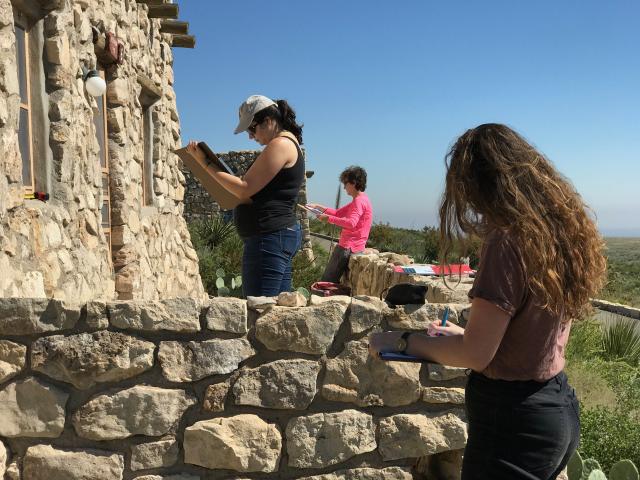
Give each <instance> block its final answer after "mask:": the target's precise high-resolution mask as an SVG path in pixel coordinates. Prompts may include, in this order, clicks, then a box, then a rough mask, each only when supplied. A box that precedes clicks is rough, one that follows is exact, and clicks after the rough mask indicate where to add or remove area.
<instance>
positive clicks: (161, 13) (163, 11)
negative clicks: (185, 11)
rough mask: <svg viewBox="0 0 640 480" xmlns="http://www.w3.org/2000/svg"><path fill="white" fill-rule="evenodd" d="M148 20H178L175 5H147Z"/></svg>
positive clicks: (176, 5) (176, 6)
mask: <svg viewBox="0 0 640 480" xmlns="http://www.w3.org/2000/svg"><path fill="white" fill-rule="evenodd" d="M147 16H148V17H149V18H178V4H177V3H163V4H162V5H149V13H148V14H147Z"/></svg>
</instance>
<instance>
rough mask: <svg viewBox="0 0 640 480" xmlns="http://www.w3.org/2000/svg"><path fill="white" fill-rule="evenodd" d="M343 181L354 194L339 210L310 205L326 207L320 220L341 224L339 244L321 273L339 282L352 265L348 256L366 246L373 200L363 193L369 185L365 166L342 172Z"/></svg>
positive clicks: (346, 188) (326, 280)
mask: <svg viewBox="0 0 640 480" xmlns="http://www.w3.org/2000/svg"><path fill="white" fill-rule="evenodd" d="M340 181H341V182H342V184H343V185H344V189H345V191H346V192H347V195H349V196H351V197H352V198H353V200H352V201H351V202H350V203H348V204H347V205H345V206H344V207H342V208H338V209H337V210H336V209H334V208H328V207H325V206H323V205H318V204H313V203H312V204H310V205H309V206H311V207H315V208H318V209H320V210H322V211H323V213H324V215H319V216H318V218H319V219H320V220H322V221H324V222H329V223H332V224H334V225H338V226H339V227H342V232H341V233H340V240H339V241H338V245H336V248H334V250H333V253H332V254H331V258H330V259H329V262H328V263H327V267H326V268H325V270H324V273H323V274H322V281H323V282H334V283H339V282H340V278H341V277H342V274H343V273H344V272H345V271H346V270H347V267H348V266H349V257H350V256H351V254H352V253H359V252H362V251H363V250H364V249H365V246H366V244H367V239H368V238H369V231H370V230H371V220H372V218H373V213H372V211H371V202H370V201H369V197H367V195H366V194H365V193H364V190H365V188H366V187H367V172H366V171H365V170H364V168H361V167H355V166H352V167H349V168H347V169H345V170H344V171H343V172H342V173H341V174H340Z"/></svg>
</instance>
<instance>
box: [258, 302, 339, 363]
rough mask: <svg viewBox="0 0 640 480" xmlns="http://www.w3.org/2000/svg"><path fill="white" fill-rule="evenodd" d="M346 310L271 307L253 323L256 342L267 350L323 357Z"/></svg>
mask: <svg viewBox="0 0 640 480" xmlns="http://www.w3.org/2000/svg"><path fill="white" fill-rule="evenodd" d="M345 312H346V306H345V305H342V304H339V303H336V302H331V303H326V304H322V305H318V306H311V307H298V308H288V307H273V308H272V309H271V310H270V311H269V312H267V313H266V314H264V315H263V316H262V317H260V318H259V319H258V320H257V321H256V338H257V339H258V340H259V341H261V342H262V343H263V344H264V345H265V346H266V347H267V348H268V349H269V350H289V351H293V352H301V353H310V354H315V355H322V354H324V353H326V352H327V350H328V348H329V346H330V345H331V343H332V342H333V338H334V336H335V334H336V332H337V331H338V328H340V325H341V324H342V321H343V318H344V314H345Z"/></svg>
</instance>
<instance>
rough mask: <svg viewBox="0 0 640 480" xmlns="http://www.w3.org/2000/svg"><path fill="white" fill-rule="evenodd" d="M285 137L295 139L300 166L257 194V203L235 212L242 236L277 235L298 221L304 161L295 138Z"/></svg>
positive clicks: (234, 217) (296, 166)
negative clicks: (297, 213)
mask: <svg viewBox="0 0 640 480" xmlns="http://www.w3.org/2000/svg"><path fill="white" fill-rule="evenodd" d="M284 138H288V139H289V140H291V141H292V142H293V143H294V145H295V146H296V150H298V158H297V160H296V163H294V164H293V166H292V167H289V168H283V169H282V170H280V171H279V172H278V173H277V174H276V176H275V177H273V178H272V179H271V181H270V182H269V183H267V184H266V185H265V186H264V188H263V189H262V190H260V191H259V192H258V193H256V194H255V195H253V196H252V197H251V200H253V203H251V204H248V205H238V206H237V207H236V208H235V209H234V210H233V220H234V223H235V225H236V228H237V229H238V234H239V235H240V236H241V237H250V236H252V235H258V234H261V233H271V232H275V231H276V230H280V229H282V228H286V227H291V226H293V225H295V223H296V222H297V218H296V214H295V206H296V201H297V199H298V193H299V192H300V187H301V186H302V181H303V180H304V158H303V155H302V150H300V146H299V145H298V144H297V143H296V142H295V141H294V140H293V139H292V138H291V137H287V136H285V137H284Z"/></svg>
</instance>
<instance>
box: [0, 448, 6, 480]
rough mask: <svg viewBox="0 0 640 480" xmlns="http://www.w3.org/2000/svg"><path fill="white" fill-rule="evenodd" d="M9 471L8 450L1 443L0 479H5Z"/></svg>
mask: <svg viewBox="0 0 640 480" xmlns="http://www.w3.org/2000/svg"><path fill="white" fill-rule="evenodd" d="M6 470H7V448H6V447H5V446H4V443H2V442H0V478H4V473H5V472H6Z"/></svg>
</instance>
